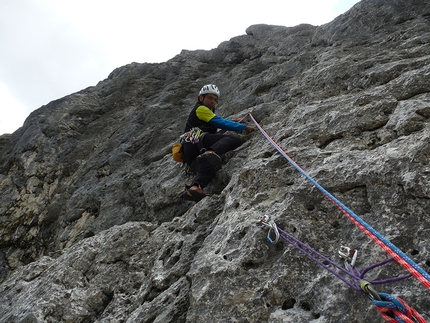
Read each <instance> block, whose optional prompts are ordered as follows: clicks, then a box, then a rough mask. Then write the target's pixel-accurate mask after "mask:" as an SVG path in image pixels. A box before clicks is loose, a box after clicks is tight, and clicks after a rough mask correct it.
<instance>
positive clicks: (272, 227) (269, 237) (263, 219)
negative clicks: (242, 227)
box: [258, 214, 279, 244]
mask: <svg viewBox="0 0 430 323" xmlns="http://www.w3.org/2000/svg"><path fill="white" fill-rule="evenodd" d="M258 222H259V223H261V224H263V225H265V226H267V227H269V232H267V240H268V241H269V242H270V243H272V244H275V243H277V242H278V241H279V231H278V227H277V226H276V223H275V221H272V220H271V219H270V215H267V214H265V215H262V216H260V217H259V219H258ZM272 232H273V234H274V235H275V236H274V237H273V238H272Z"/></svg>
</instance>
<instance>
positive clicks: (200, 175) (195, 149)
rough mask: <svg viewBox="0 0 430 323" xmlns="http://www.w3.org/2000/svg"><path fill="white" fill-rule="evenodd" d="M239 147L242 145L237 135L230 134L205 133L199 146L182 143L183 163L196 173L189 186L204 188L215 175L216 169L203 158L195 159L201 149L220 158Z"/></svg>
mask: <svg viewBox="0 0 430 323" xmlns="http://www.w3.org/2000/svg"><path fill="white" fill-rule="evenodd" d="M240 145H242V139H240V137H239V136H238V135H236V134H230V133H229V134H212V133H206V134H205V135H204V137H203V142H202V143H201V144H192V143H188V142H186V143H184V162H185V163H187V164H188V165H190V166H191V167H192V168H193V170H194V172H195V173H196V176H195V177H194V178H193V181H192V183H191V186H193V185H198V186H200V187H201V188H204V187H205V186H207V185H208V184H209V182H210V181H211V180H212V179H213V178H214V177H215V175H216V169H215V167H214V166H213V165H212V164H211V163H209V162H207V161H206V160H205V159H203V158H197V156H198V155H200V153H201V151H200V150H201V149H202V148H204V149H205V150H213V151H214V152H216V153H217V154H218V155H219V156H222V155H224V154H225V153H226V152H228V151H230V150H233V149H236V148H237V147H239V146H240ZM196 158H197V159H196Z"/></svg>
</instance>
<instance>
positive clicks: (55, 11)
mask: <svg viewBox="0 0 430 323" xmlns="http://www.w3.org/2000/svg"><path fill="white" fill-rule="evenodd" d="M357 2H358V0H301V1H297V0H265V1H264V2H263V3H255V2H250V1H240V0H238V1H232V0H228V1H227V0H218V1H215V2H204V1H201V0H182V1H177V0H158V1H141V0H122V1H118V0H73V1H72V0H61V1H58V0H37V1H36V0H1V1H0V43H1V44H2V50H1V51H0V82H2V83H4V84H6V85H7V89H8V93H9V99H8V101H5V99H4V98H2V97H0V106H1V107H3V106H5V105H6V104H7V105H9V104H10V98H11V97H12V98H15V99H14V102H15V103H16V102H21V103H20V104H21V106H22V105H24V106H25V107H26V112H27V113H26V114H27V115H28V114H29V113H30V112H31V111H33V110H34V109H37V108H39V107H40V106H42V105H44V104H47V103H49V102H50V101H52V100H55V99H58V98H61V97H63V96H65V95H68V94H70V93H73V92H76V91H79V90H81V89H83V88H86V87H88V86H92V85H95V84H97V82H98V81H100V80H103V79H104V78H106V77H107V76H108V75H109V73H110V72H111V71H112V70H114V69H115V68H117V67H120V66H123V65H125V64H128V63H131V62H139V63H144V62H148V63H155V62H164V61H167V60H169V59H170V58H173V57H174V56H175V55H177V54H179V53H180V52H181V50H183V49H187V50H196V49H206V50H209V49H211V48H215V47H217V46H218V45H219V44H220V43H221V42H223V41H227V40H229V39H231V38H233V37H235V36H240V35H243V34H245V30H246V28H248V27H249V26H250V25H253V24H260V23H265V24H271V25H283V26H296V25H298V24H301V23H310V24H313V25H320V24H324V23H327V22H329V21H331V20H333V19H334V18H335V17H336V16H337V15H339V14H340V13H342V12H339V10H344V11H345V10H347V9H349V8H350V7H351V6H352V5H353V4H354V3H357ZM2 109H3V108H2ZM2 111H3V110H2ZM11 117H12V115H9V116H4V115H2V120H6V119H7V120H10V118H11ZM11 123H12V122H11ZM19 123H21V122H19ZM0 132H1V129H0Z"/></svg>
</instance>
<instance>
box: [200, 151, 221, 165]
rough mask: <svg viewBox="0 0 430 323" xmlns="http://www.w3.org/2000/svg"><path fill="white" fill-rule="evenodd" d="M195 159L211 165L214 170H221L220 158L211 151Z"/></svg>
mask: <svg viewBox="0 0 430 323" xmlns="http://www.w3.org/2000/svg"><path fill="white" fill-rule="evenodd" d="M197 158H198V159H200V160H205V161H207V162H208V163H210V164H212V165H213V166H214V167H215V169H216V170H218V169H220V168H221V164H222V160H221V157H220V156H219V155H218V154H217V153H216V152H214V151H213V150H207V151H206V152H204V153H203V154H201V155H199V156H198V157H197Z"/></svg>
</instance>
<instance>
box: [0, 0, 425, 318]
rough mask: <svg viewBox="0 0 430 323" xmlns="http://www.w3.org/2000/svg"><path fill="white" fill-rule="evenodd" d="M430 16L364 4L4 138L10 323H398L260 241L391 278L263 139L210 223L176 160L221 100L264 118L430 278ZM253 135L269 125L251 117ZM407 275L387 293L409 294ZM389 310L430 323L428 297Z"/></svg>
mask: <svg viewBox="0 0 430 323" xmlns="http://www.w3.org/2000/svg"><path fill="white" fill-rule="evenodd" d="M429 26H430V3H429V2H428V1H420V0H410V1H403V0H363V1H361V2H360V3H358V4H357V5H355V6H354V7H353V8H352V9H351V10H350V11H348V12H347V13H345V14H343V15H341V16H339V17H337V18H336V19H335V20H333V21H332V22H330V23H328V24H326V25H322V26H318V27H316V26H311V25H299V26H296V27H292V28H287V27H282V26H268V25H254V26H250V27H249V28H248V29H247V31H246V35H243V36H239V37H235V38H233V39H231V40H229V41H226V42H223V43H221V44H220V45H219V46H218V47H217V48H215V49H213V50H210V51H183V52H182V53H180V54H179V55H177V56H176V57H174V58H172V59H171V60H169V61H167V62H165V63H161V64H146V63H145V64H138V63H132V64H129V65H127V66H123V67H120V68H118V69H116V70H114V71H113V72H112V73H111V74H110V75H109V77H108V78H107V79H105V80H103V81H101V82H99V83H98V84H97V85H96V86H92V87H89V88H87V89H84V90H82V91H80V92H78V93H74V94H71V95H69V96H66V97H64V98H61V99H59V100H56V101H53V102H50V103H49V104H47V105H45V106H43V107H41V108H40V109H38V110H36V111H35V112H33V113H32V114H31V115H30V116H29V118H28V119H27V120H26V122H25V123H24V126H23V127H22V128H20V129H19V130H18V131H16V132H15V133H14V134H12V135H11V136H2V137H1V138H0V149H1V155H0V192H1V194H0V233H1V234H0V322H69V323H72V322H73V323H74V322H130V323H131V322H147V323H149V322H151V323H155V322H163V323H166V322H180V323H183V322H208V321H210V322H243V323H244V322H271V323H280V322H320V323H321V322H350V323H359V322H381V321H382V320H383V319H382V317H381V316H380V315H379V313H378V311H377V309H376V308H375V306H374V305H373V304H372V303H371V301H370V300H369V298H367V297H366V295H365V294H364V293H360V292H357V291H355V290H353V289H352V288H350V287H349V286H348V285H347V284H345V283H344V282H342V281H341V280H340V279H339V278H338V277H336V276H334V275H332V274H331V273H330V272H328V271H327V270H325V269H324V268H322V267H320V266H319V265H318V264H317V263H316V262H315V261H313V260H312V259H310V258H308V257H306V256H305V255H304V254H302V253H301V252H299V251H298V250H297V249H296V248H294V247H293V246H291V245H290V244H288V243H287V242H285V241H283V240H281V241H280V242H279V243H277V244H275V245H273V244H270V243H269V242H268V241H267V240H266V235H267V232H268V229H267V228H266V227H265V226H262V225H260V224H258V219H259V217H260V216H262V215H270V216H271V218H272V219H273V220H274V221H275V222H276V224H277V225H278V227H279V228H282V229H283V230H285V231H287V232H289V233H291V234H293V235H294V236H295V237H296V238H297V239H299V240H300V241H303V242H304V243H306V244H308V245H309V246H311V247H312V248H314V249H315V250H317V251H319V252H320V253H322V254H324V255H325V256H326V257H328V258H330V259H332V260H334V261H337V262H338V263H339V264H341V265H342V266H343V261H342V260H341V259H340V258H339V256H338V250H339V248H340V246H341V245H346V246H349V247H351V248H353V249H357V250H358V258H357V263H356V266H357V268H359V269H360V270H362V269H364V268H366V267H368V266H371V265H373V264H375V263H378V262H380V261H383V260H385V259H387V258H389V256H388V254H387V253H386V252H385V251H384V250H382V248H381V247H380V246H378V245H377V244H376V243H375V242H374V241H372V240H371V239H370V238H369V237H368V236H367V235H366V234H365V233H364V232H363V231H362V230H360V229H359V228H358V227H357V226H356V225H354V224H353V223H352V222H351V221H350V220H349V219H348V218H347V217H346V216H345V215H344V214H343V213H342V212H341V211H340V210H339V209H338V208H337V207H336V206H335V205H333V204H332V203H331V202H330V201H329V200H328V199H327V198H325V196H324V195H323V194H322V193H321V192H320V190H318V189H317V188H316V187H315V185H314V184H313V183H312V182H311V181H309V180H308V179H307V178H306V177H305V176H303V174H302V173H300V172H299V171H297V169H296V168H295V167H293V165H292V164H290V163H289V162H288V161H287V160H286V159H285V158H284V157H282V156H281V155H280V154H279V153H278V152H277V151H276V150H275V148H274V147H273V146H272V145H271V144H270V143H269V141H268V140H267V139H266V138H265V137H264V136H263V135H262V134H261V133H260V131H258V129H257V130H256V131H255V132H253V133H251V134H246V135H245V134H240V135H241V136H242V137H243V141H244V144H243V145H242V146H241V147H239V148H238V149H236V150H235V151H233V152H229V153H228V154H227V155H226V156H224V162H223V167H222V169H221V170H220V171H219V172H218V174H217V177H216V178H215V180H214V181H213V182H212V183H211V184H210V185H209V186H208V187H207V190H208V191H209V192H210V193H212V194H213V196H212V197H210V198H205V199H203V200H202V201H200V202H199V203H196V204H194V203H191V202H186V201H183V200H182V199H181V198H180V195H181V193H182V191H183V189H184V184H186V183H187V182H188V179H187V178H184V177H183V176H182V170H183V169H182V168H181V166H180V164H179V163H176V162H174V161H173V160H172V158H171V155H170V149H171V146H172V145H173V143H175V142H177V141H178V137H179V135H181V133H182V130H183V128H184V123H185V121H186V118H187V115H188V113H189V111H190V109H191V108H192V106H193V104H194V103H195V101H196V98H197V93H198V91H199V89H200V87H201V86H203V85H205V84H208V83H215V84H217V85H218V86H219V87H220V89H221V92H222V97H221V101H220V104H219V107H218V113H219V115H221V116H223V117H231V118H240V117H242V116H244V115H246V113H247V112H249V111H250V110H251V109H252V115H253V116H254V117H255V119H256V120H257V121H258V122H259V124H260V125H261V126H262V127H263V129H264V130H265V131H266V132H267V134H268V135H269V136H271V137H272V138H273V140H274V141H275V142H276V143H277V144H278V145H279V146H280V147H282V149H284V150H285V151H286V152H287V153H288V156H289V157H290V158H291V159H292V160H294V162H295V163H296V164H297V165H299V166H300V167H301V169H302V170H304V171H305V172H306V173H307V174H309V176H310V177H311V178H313V179H314V180H315V181H316V182H317V183H318V184H320V185H321V186H322V187H324V188H325V189H326V190H327V191H328V192H330V193H331V194H333V195H334V196H335V197H336V198H337V199H339V200H340V201H341V202H342V203H343V204H344V205H346V206H347V207H348V208H350V209H351V210H353V211H354V213H355V214H357V215H358V216H360V218H361V219H363V220H364V221H366V223H368V224H369V225H370V226H372V227H373V228H374V229H375V230H377V231H378V232H379V233H380V234H381V235H382V236H384V237H386V238H387V239H389V240H390V241H391V242H392V243H394V245H396V246H397V247H398V248H400V249H401V250H402V251H403V252H404V253H405V254H406V255H407V256H408V257H410V258H411V259H413V261H414V262H416V263H417V264H418V265H419V266H420V267H421V268H422V269H423V270H425V271H427V272H429V269H430V247H429V232H430V217H429V209H430V165H429V160H430V144H429V143H430V124H429V120H430V28H429ZM246 122H247V123H248V124H252V121H251V120H250V119H249V117H248V118H247V119H246ZM405 273H407V272H406V270H405V269H404V268H403V267H401V266H400V265H399V264H397V263H396V262H391V263H389V264H387V265H385V266H382V267H378V268H376V269H374V270H372V271H371V272H369V273H368V275H367V276H366V278H368V279H369V280H377V279H385V278H388V277H393V276H398V275H403V274H405ZM375 288H376V289H377V290H378V291H380V292H385V293H388V294H392V295H395V296H398V297H401V298H402V299H404V300H405V301H406V302H407V303H408V304H409V305H410V306H412V307H414V308H415V309H416V310H417V311H418V312H419V313H421V314H422V315H423V317H424V318H426V319H427V320H429V319H430V310H429V309H430V299H429V292H428V290H427V289H426V288H425V287H424V286H423V285H422V284H420V283H419V282H418V280H417V279H415V278H414V277H412V278H409V279H407V280H403V281H399V282H393V283H389V284H384V285H375Z"/></svg>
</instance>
